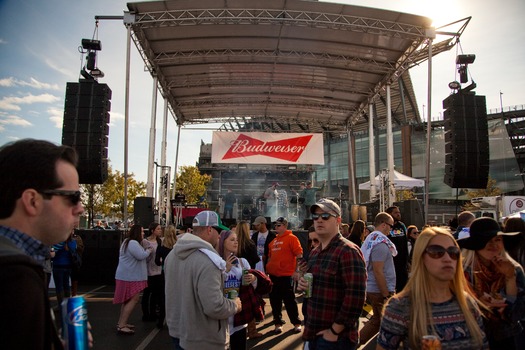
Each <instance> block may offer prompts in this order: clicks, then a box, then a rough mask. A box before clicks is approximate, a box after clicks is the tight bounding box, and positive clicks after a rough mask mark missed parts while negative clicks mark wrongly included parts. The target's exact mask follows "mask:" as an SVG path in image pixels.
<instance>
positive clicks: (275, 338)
mask: <svg viewBox="0 0 525 350" xmlns="http://www.w3.org/2000/svg"><path fill="white" fill-rule="evenodd" d="M114 290H115V286H113V285H100V286H82V285H80V286H79V290H78V293H79V295H81V296H83V297H84V298H85V299H86V303H87V312H88V320H89V322H90V323H91V327H92V330H91V332H92V334H93V338H94V346H93V349H94V350H106V349H107V350H110V349H111V350H113V349H126V350H132V349H135V350H162V349H173V345H172V341H171V337H170V336H169V334H168V330H167V327H166V326H164V328H163V329H158V328H156V323H155V322H143V321H142V310H141V307H140V303H139V304H138V305H137V306H136V307H135V309H134V310H133V313H132V314H131V317H130V319H129V323H131V324H134V325H135V327H136V328H135V334H134V335H122V334H118V333H117V331H116V325H117V321H118V317H119V312H120V304H117V305H114V304H113V302H112V300H113V294H114ZM49 294H50V299H51V305H53V306H56V305H57V303H56V298H55V296H54V289H50V291H49ZM296 300H297V304H298V308H299V314H300V317H301V319H302V313H301V306H302V297H300V296H299V297H298V298H297V299H296ZM265 312H266V316H265V320H264V321H262V322H261V323H259V324H258V325H257V331H258V332H260V333H262V334H263V336H262V337H260V338H257V339H253V340H250V339H249V340H248V346H247V349H253V350H263V349H265V350H266V349H287V350H288V349H290V350H301V349H303V341H302V339H301V333H294V332H293V325H291V324H290V322H289V319H288V315H287V314H286V310H285V309H284V306H283V319H284V320H285V321H286V322H287V323H286V324H285V325H284V326H283V332H282V333H281V334H276V333H274V332H273V329H274V326H273V324H272V313H271V308H270V302H269V300H267V299H266V306H265ZM363 320H366V319H364V318H363ZM361 324H362V322H361ZM195 326H196V327H198V325H195Z"/></svg>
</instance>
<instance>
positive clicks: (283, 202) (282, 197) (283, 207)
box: [277, 188, 288, 217]
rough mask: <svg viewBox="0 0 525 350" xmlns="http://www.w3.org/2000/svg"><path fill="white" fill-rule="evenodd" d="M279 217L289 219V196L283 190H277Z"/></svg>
mask: <svg viewBox="0 0 525 350" xmlns="http://www.w3.org/2000/svg"><path fill="white" fill-rule="evenodd" d="M277 215H278V216H282V217H288V194H287V193H286V190H285V189H283V188H281V189H279V190H277Z"/></svg>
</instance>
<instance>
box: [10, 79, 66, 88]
mask: <svg viewBox="0 0 525 350" xmlns="http://www.w3.org/2000/svg"><path fill="white" fill-rule="evenodd" d="M0 86H3V87H13V86H28V87H32V88H34V89H39V90H60V88H59V87H58V85H57V84H48V83H42V82H40V81H38V80H36V79H35V78H33V77H31V78H29V81H23V80H18V79H16V78H13V77H9V78H4V79H0Z"/></svg>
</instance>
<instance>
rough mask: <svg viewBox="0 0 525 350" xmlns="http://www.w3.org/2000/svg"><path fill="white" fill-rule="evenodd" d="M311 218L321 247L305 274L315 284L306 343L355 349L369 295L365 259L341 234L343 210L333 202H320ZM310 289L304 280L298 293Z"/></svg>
mask: <svg viewBox="0 0 525 350" xmlns="http://www.w3.org/2000/svg"><path fill="white" fill-rule="evenodd" d="M310 214H311V215H312V219H313V222H314V227H315V232H316V233H317V236H318V238H319V246H318V247H317V248H316V249H314V250H312V251H311V252H310V256H309V259H308V264H307V266H306V271H304V272H309V273H311V274H312V275H313V284H312V296H311V297H310V298H309V299H308V305H307V307H306V308H307V315H308V318H307V319H306V322H305V328H304V333H303V339H304V340H305V341H307V342H308V348H309V349H310V350H316V349H320V348H322V349H350V350H352V349H356V347H357V344H358V338H359V336H358V329H359V316H360V315H361V311H362V309H363V305H364V301H365V292H366V268H365V261H364V259H363V255H362V254H361V251H360V250H359V247H358V246H356V245H355V244H354V243H352V242H350V241H349V240H347V239H346V238H344V237H343V236H342V235H341V233H339V224H340V223H341V208H340V207H339V205H337V204H336V203H335V202H334V201H332V200H329V199H324V198H322V199H320V200H319V201H318V202H317V203H315V204H314V205H313V206H312V207H311V208H310ZM307 287H308V284H307V282H306V281H305V279H304V278H302V277H301V278H300V279H299V283H298V290H303V291H304V290H306V289H307Z"/></svg>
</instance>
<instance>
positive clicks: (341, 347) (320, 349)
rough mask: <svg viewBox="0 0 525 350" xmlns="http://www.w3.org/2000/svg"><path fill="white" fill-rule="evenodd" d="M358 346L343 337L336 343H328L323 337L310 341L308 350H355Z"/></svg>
mask: <svg viewBox="0 0 525 350" xmlns="http://www.w3.org/2000/svg"><path fill="white" fill-rule="evenodd" d="M356 348H357V344H355V343H352V342H351V341H350V339H348V338H347V337H341V338H339V339H337V341H336V342H331V341H327V340H325V339H324V338H323V336H318V337H317V338H315V339H314V340H309V341H308V350H355V349H356Z"/></svg>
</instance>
